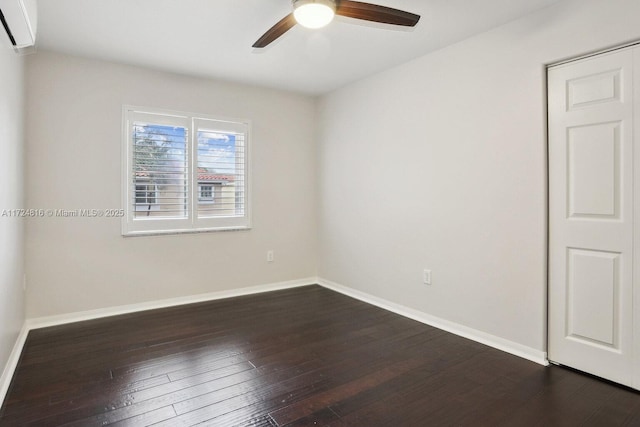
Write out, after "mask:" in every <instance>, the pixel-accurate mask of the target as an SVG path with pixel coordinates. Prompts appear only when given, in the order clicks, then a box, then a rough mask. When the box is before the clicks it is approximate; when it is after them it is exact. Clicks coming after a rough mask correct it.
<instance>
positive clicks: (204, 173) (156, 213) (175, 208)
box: [135, 168, 236, 218]
mask: <svg viewBox="0 0 640 427" xmlns="http://www.w3.org/2000/svg"><path fill="white" fill-rule="evenodd" d="M197 185H198V189H197V191H198V216H200V217H207V216H226V215H234V214H235V207H236V185H235V176H234V175H228V174H218V173H215V172H212V171H209V170H207V169H206V168H198V183H197ZM186 191H187V183H186V181H185V179H184V178H182V177H181V178H178V179H168V178H166V177H158V176H152V174H151V173H149V172H148V171H145V170H141V171H138V172H136V180H135V206H136V217H140V218H141V217H147V216H152V217H174V218H175V217H184V216H186V212H187V206H186V200H187V198H186V197H185V195H186V194H185V193H186Z"/></svg>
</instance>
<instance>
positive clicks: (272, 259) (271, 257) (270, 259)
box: [267, 251, 274, 262]
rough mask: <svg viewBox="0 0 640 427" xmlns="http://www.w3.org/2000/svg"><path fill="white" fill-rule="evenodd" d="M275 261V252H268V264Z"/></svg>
mask: <svg viewBox="0 0 640 427" xmlns="http://www.w3.org/2000/svg"><path fill="white" fill-rule="evenodd" d="M273 261H274V256H273V251H267V262H273Z"/></svg>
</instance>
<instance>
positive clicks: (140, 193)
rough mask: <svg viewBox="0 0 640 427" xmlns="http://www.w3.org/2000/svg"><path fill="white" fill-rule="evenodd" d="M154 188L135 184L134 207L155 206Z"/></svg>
mask: <svg viewBox="0 0 640 427" xmlns="http://www.w3.org/2000/svg"><path fill="white" fill-rule="evenodd" d="M155 204H156V186H155V185H150V184H138V183H137V182H136V205H155Z"/></svg>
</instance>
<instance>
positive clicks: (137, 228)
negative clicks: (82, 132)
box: [121, 105, 251, 236]
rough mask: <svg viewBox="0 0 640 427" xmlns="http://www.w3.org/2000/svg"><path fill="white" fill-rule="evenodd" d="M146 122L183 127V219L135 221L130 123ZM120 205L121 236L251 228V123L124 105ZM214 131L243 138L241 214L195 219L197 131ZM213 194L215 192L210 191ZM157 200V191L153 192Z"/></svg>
mask: <svg viewBox="0 0 640 427" xmlns="http://www.w3.org/2000/svg"><path fill="white" fill-rule="evenodd" d="M134 122H148V123H151V124H158V125H169V126H176V127H184V128H186V129H187V130H188V137H187V186H188V189H189V191H188V209H187V216H186V217H185V218H160V217H150V218H136V217H135V211H136V208H135V206H136V203H135V199H134V197H135V185H134V184H133V182H134V176H133V174H134V172H133V169H134V168H133V164H132V162H133V148H134V144H133V123H134ZM122 123H123V126H122V169H123V170H122V174H121V175H122V180H123V182H122V204H123V207H124V211H125V215H124V217H123V218H122V235H123V236H140V235H154V234H180V233H199V232H207V231H227V230H246V229H250V228H251V197H250V196H251V185H250V183H251V180H250V177H251V156H250V138H251V122H250V121H249V120H244V119H230V118H221V117H214V116H207V115H203V114H193V113H184V112H176V111H171V110H162V109H157V108H148V107H136V106H130V105H125V106H123V109H122ZM201 128H206V129H215V130H218V131H220V132H228V133H236V134H242V135H244V138H243V146H242V147H243V154H244V157H243V158H242V161H243V162H244V200H243V202H244V203H243V206H244V211H243V212H239V213H238V214H237V215H230V216H219V217H213V218H212V217H204V218H199V217H198V203H199V196H200V186H199V183H198V172H197V171H198V158H197V156H198V149H197V146H198V141H197V132H198V129H201ZM212 191H215V189H212ZM156 197H157V192H156Z"/></svg>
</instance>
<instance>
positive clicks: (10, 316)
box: [0, 44, 25, 374]
mask: <svg viewBox="0 0 640 427" xmlns="http://www.w3.org/2000/svg"><path fill="white" fill-rule="evenodd" d="M23 93H24V86H23V60H22V58H21V57H19V56H17V55H15V54H14V53H13V52H12V51H11V49H9V48H8V47H6V46H5V45H4V44H0V153H1V154H0V183H1V185H0V214H1V213H2V211H3V210H10V209H19V208H21V207H22V206H23V178H24V167H23V164H24V162H23V146H24V140H23V119H22V117H23V109H24V104H23V102H24V96H23ZM23 223H24V220H23V219H22V218H16V217H7V216H1V215H0V374H1V373H2V370H3V369H4V367H5V364H6V362H7V360H8V358H9V354H10V353H11V350H12V349H13V346H14V344H15V342H16V338H17V337H18V333H19V331H20V329H21V328H22V324H23V322H24V318H25V314H24V292H23V290H22V277H23V272H24V251H23V228H24V227H23Z"/></svg>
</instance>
